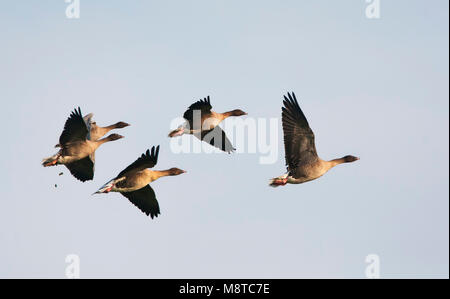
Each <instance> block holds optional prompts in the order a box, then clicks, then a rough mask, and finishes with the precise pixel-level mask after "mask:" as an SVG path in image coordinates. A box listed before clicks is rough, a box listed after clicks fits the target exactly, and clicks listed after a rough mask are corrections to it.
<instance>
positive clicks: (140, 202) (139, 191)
mask: <svg viewBox="0 0 450 299" xmlns="http://www.w3.org/2000/svg"><path fill="white" fill-rule="evenodd" d="M158 155H159V146H158V147H156V148H155V147H152V150H151V152H150V150H147V151H146V152H145V153H144V154H142V155H141V157H139V158H138V159H137V160H136V161H134V162H133V163H132V164H130V165H129V166H128V167H127V168H125V169H124V170H122V171H121V172H120V173H119V174H118V175H117V176H116V177H115V178H114V179H112V180H111V181H109V182H108V183H106V184H105V185H103V186H102V187H101V188H100V189H99V190H98V191H97V192H95V193H94V194H97V193H108V192H120V193H121V194H122V195H123V196H125V197H126V198H128V200H130V201H131V203H133V204H134V205H135V206H136V207H138V208H139V209H140V210H141V211H142V212H143V213H145V214H146V215H147V216H150V217H151V218H152V219H153V217H158V215H159V214H160V210H159V204H158V201H157V199H156V195H155V192H154V191H153V189H152V187H150V185H149V183H151V182H154V181H156V180H157V179H159V178H162V177H165V176H175V175H180V174H182V173H186V171H184V170H181V169H179V168H170V169H168V170H162V171H158V170H150V169H148V168H153V167H154V166H155V165H156V163H157V162H158Z"/></svg>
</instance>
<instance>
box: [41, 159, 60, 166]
mask: <svg viewBox="0 0 450 299" xmlns="http://www.w3.org/2000/svg"><path fill="white" fill-rule="evenodd" d="M56 163H58V160H53V161H50V162H47V163H44V167H48V166H54V165H56Z"/></svg>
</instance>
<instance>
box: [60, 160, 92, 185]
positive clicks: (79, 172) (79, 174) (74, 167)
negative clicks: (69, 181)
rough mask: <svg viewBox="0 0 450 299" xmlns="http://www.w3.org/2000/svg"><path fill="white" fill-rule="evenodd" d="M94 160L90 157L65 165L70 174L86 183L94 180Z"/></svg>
mask: <svg viewBox="0 0 450 299" xmlns="http://www.w3.org/2000/svg"><path fill="white" fill-rule="evenodd" d="M93 159H94V158H93V157H91V156H88V157H86V158H84V159H81V160H78V161H75V162H72V163H69V164H65V165H66V167H67V168H68V169H69V171H70V173H71V174H72V175H73V176H74V177H76V178H77V179H78V180H80V181H82V182H85V181H90V180H92V179H93V178H94V160H93Z"/></svg>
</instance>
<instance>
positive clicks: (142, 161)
mask: <svg viewBox="0 0 450 299" xmlns="http://www.w3.org/2000/svg"><path fill="white" fill-rule="evenodd" d="M158 155H159V145H158V146H157V147H156V148H155V147H152V151H151V152H150V150H147V151H146V152H145V153H144V154H142V156H140V157H139V158H138V159H137V160H136V161H134V162H133V163H131V164H130V165H129V166H128V167H127V168H125V169H124V170H122V171H121V172H120V173H119V175H118V176H117V178H119V177H121V176H123V175H125V174H126V173H127V172H131V171H132V172H136V171H141V170H144V169H146V168H152V167H153V166H155V165H156V163H157V162H158Z"/></svg>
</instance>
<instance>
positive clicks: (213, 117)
mask: <svg viewBox="0 0 450 299" xmlns="http://www.w3.org/2000/svg"><path fill="white" fill-rule="evenodd" d="M211 109H212V106H211V101H210V98H209V96H208V97H207V98H204V99H203V100H199V101H197V102H195V103H194V104H192V105H191V106H189V108H188V109H187V110H186V112H184V115H183V118H184V119H185V120H186V122H185V123H184V124H183V125H181V126H179V127H178V128H177V129H176V130H173V131H172V132H170V133H169V137H171V138H173V137H177V136H181V135H184V134H191V135H194V136H195V137H197V138H198V139H200V140H202V141H205V142H207V143H209V144H211V145H212V146H214V147H216V148H218V149H220V150H222V151H224V152H226V153H231V152H233V151H235V150H236V149H235V148H234V147H233V145H232V144H231V142H230V140H229V139H228V138H227V136H226V134H225V132H224V131H223V130H222V129H221V128H220V127H219V124H220V123H221V122H222V121H223V120H225V119H226V118H228V117H231V116H243V115H247V113H245V112H244V111H242V110H240V109H235V110H231V111H228V112H224V113H217V112H214V111H212V110H211Z"/></svg>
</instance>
